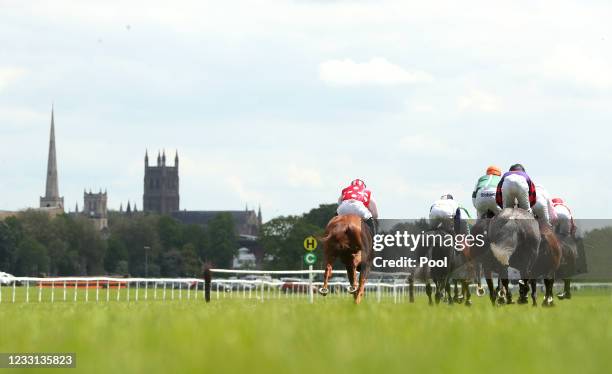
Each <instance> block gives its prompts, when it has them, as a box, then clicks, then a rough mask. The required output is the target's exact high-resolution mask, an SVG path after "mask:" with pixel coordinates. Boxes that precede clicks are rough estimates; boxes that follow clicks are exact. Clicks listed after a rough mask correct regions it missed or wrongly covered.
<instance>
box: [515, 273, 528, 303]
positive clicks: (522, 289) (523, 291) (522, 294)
mask: <svg viewBox="0 0 612 374" xmlns="http://www.w3.org/2000/svg"><path fill="white" fill-rule="evenodd" d="M528 293H529V280H528V279H521V280H519V297H518V300H517V301H516V302H517V303H518V304H527V303H528V302H529V301H528V300H527V294H528Z"/></svg>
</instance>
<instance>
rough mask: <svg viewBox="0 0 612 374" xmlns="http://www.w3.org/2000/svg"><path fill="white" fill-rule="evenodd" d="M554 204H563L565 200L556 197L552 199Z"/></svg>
mask: <svg viewBox="0 0 612 374" xmlns="http://www.w3.org/2000/svg"><path fill="white" fill-rule="evenodd" d="M552 203H553V204H563V199H562V198H560V197H555V198H553V199H552Z"/></svg>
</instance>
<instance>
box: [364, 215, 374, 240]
mask: <svg viewBox="0 0 612 374" xmlns="http://www.w3.org/2000/svg"><path fill="white" fill-rule="evenodd" d="M365 223H366V225H368V227H369V228H370V233H372V236H374V235H376V225H375V223H374V218H373V217H370V218H368V219H367V220H366V221H365Z"/></svg>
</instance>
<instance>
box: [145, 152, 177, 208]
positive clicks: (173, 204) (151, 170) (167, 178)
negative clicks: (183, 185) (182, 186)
mask: <svg viewBox="0 0 612 374" xmlns="http://www.w3.org/2000/svg"><path fill="white" fill-rule="evenodd" d="M178 167H179V159H178V151H177V152H176V155H175V157H174V166H169V165H166V151H163V152H162V153H161V154H160V153H159V152H158V153H157V165H155V166H149V152H148V151H147V152H145V175H144V196H143V199H142V200H143V201H142V207H143V211H145V212H156V213H162V214H170V213H172V212H177V211H178V210H179V203H180V196H179V169H178Z"/></svg>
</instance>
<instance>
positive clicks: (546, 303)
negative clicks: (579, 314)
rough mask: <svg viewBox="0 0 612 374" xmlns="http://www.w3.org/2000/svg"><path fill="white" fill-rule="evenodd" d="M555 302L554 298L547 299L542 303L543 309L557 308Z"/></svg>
mask: <svg viewBox="0 0 612 374" xmlns="http://www.w3.org/2000/svg"><path fill="white" fill-rule="evenodd" d="M553 300H554V299H553V298H552V296H549V297H547V298H545V299H544V301H542V306H543V307H551V306H555V303H554V301H553Z"/></svg>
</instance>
